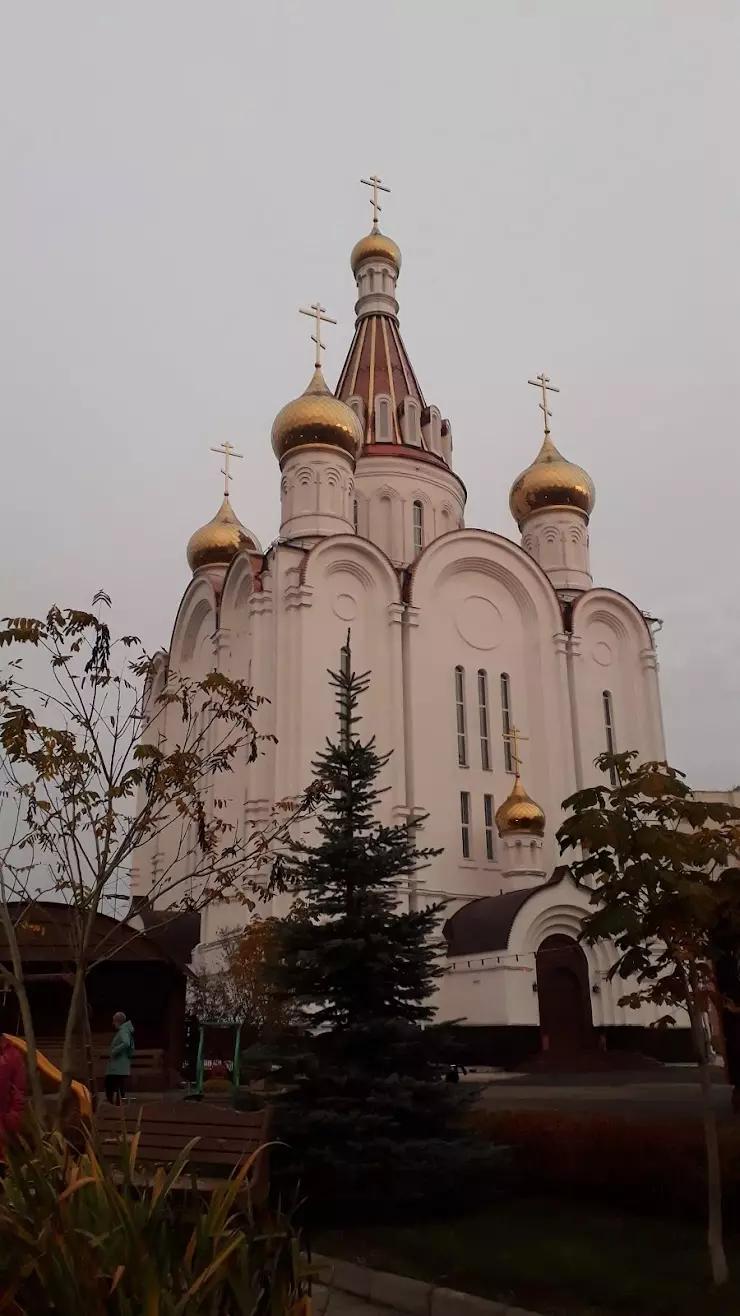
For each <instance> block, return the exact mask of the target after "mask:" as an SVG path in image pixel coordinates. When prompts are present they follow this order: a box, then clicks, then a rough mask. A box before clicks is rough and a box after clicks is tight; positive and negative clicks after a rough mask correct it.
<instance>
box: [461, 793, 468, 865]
mask: <svg viewBox="0 0 740 1316" xmlns="http://www.w3.org/2000/svg"><path fill="white" fill-rule="evenodd" d="M460 839H461V842H462V857H463V859H469V858H470V794H469V792H468V791H460Z"/></svg>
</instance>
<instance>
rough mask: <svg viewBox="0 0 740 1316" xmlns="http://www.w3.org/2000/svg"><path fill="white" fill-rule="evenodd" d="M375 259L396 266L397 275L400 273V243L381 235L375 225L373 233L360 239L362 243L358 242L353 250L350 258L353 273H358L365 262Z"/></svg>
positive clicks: (383, 234)
mask: <svg viewBox="0 0 740 1316" xmlns="http://www.w3.org/2000/svg"><path fill="white" fill-rule="evenodd" d="M373 259H374V260H387V261H390V263H391V265H394V266H395V269H396V274H399V273H400V270H401V248H400V247H399V246H398V243H396V242H394V241H393V238H388V237H386V235H385V233H381V231H380V229H379V228H377V226H376V225H373V229H372V232H371V233H368V235H367V237H365V238H360V241H359V242H356V243H355V245H354V247H353V248H352V255H351V256H350V264H351V266H352V273H353V274H356V273H357V271H358V269H359V267H360V265H361V264H362V262H363V261H365V260H373Z"/></svg>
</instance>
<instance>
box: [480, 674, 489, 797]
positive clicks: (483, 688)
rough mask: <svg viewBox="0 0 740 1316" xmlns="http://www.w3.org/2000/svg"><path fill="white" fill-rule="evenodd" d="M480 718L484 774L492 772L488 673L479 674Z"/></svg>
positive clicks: (481, 757) (481, 759)
mask: <svg viewBox="0 0 740 1316" xmlns="http://www.w3.org/2000/svg"><path fill="white" fill-rule="evenodd" d="M478 718H479V721H480V763H481V767H482V768H483V771H484V772H490V771H491V731H490V726H489V722H488V673H487V672H484V671H483V669H482V668H481V670H480V671H479V673H478Z"/></svg>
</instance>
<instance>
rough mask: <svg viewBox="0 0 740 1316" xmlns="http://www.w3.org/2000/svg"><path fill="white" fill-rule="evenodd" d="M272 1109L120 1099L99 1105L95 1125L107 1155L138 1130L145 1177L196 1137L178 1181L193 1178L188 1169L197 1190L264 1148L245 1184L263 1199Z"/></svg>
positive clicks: (141, 1170) (139, 1157)
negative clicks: (193, 1175)
mask: <svg viewBox="0 0 740 1316" xmlns="http://www.w3.org/2000/svg"><path fill="white" fill-rule="evenodd" d="M270 1119H271V1111H270V1109H269V1108H266V1109H264V1110H256V1111H237V1110H231V1109H230V1108H228V1107H220V1106H210V1105H208V1104H207V1103H206V1102H203V1103H195V1102H189V1101H147V1102H133V1101H132V1102H124V1104H123V1105H122V1106H112V1105H109V1104H108V1103H107V1102H105V1103H102V1104H101V1105H100V1106H99V1107H98V1111H97V1114H96V1116H95V1130H96V1132H97V1135H98V1139H99V1141H100V1144H101V1148H102V1150H103V1151H104V1152H107V1153H108V1154H109V1156H110V1157H111V1159H113V1158H115V1156H116V1154H117V1153H118V1152H119V1151H120V1146H121V1142H122V1141H123V1140H125V1141H126V1142H127V1143H128V1142H130V1140H131V1139H132V1138H133V1136H134V1134H135V1133H136V1132H137V1131H139V1135H140V1136H139V1146H138V1152H137V1158H136V1162H137V1168H138V1171H139V1174H140V1175H141V1177H142V1178H143V1181H144V1182H146V1181H148V1180H149V1179H150V1178H151V1176H152V1175H153V1173H154V1170H155V1169H156V1167H157V1166H158V1165H165V1166H169V1165H171V1164H172V1162H173V1161H175V1160H177V1157H178V1156H179V1155H180V1153H181V1152H182V1151H183V1150H184V1149H185V1147H187V1146H188V1144H189V1143H190V1142H192V1140H193V1139H194V1138H197V1139H198V1141H197V1143H196V1145H195V1146H194V1147H193V1149H192V1151H191V1153H190V1156H189V1158H188V1169H187V1172H186V1173H185V1174H184V1175H183V1176H182V1177H181V1179H180V1181H179V1182H178V1186H180V1187H187V1186H189V1185H190V1183H191V1173H192V1172H194V1173H195V1177H196V1182H197V1185H198V1187H199V1188H200V1189H201V1191H204V1192H209V1191H212V1190H213V1188H214V1187H215V1186H216V1184H218V1183H222V1182H223V1180H224V1179H228V1178H229V1176H230V1175H231V1174H232V1173H233V1172H234V1171H235V1170H237V1169H238V1168H239V1166H240V1165H241V1164H242V1163H243V1161H245V1160H246V1159H247V1158H248V1157H249V1156H251V1155H252V1153H253V1152H255V1151H257V1150H258V1149H259V1148H260V1147H262V1148H265V1150H263V1151H262V1152H261V1153H260V1155H259V1156H257V1157H256V1158H255V1162H254V1165H253V1166H252V1169H251V1170H250V1173H249V1178H248V1184H249V1190H250V1193H251V1195H252V1198H253V1199H255V1200H258V1199H262V1198H264V1196H265V1195H266V1193H267V1189H268V1186H269V1165H268V1153H267V1150H266V1147H265V1145H266V1143H267V1140H268V1136H269V1127H270Z"/></svg>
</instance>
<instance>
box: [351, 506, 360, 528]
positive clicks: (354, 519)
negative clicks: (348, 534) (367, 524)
mask: <svg viewBox="0 0 740 1316" xmlns="http://www.w3.org/2000/svg"><path fill="white" fill-rule="evenodd" d="M359 519H360V518H359V514H358V511H357V499H356V498H355V500H354V502H353V503H352V522H353V524H354V527H355V534H357V524H358V522H359Z"/></svg>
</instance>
